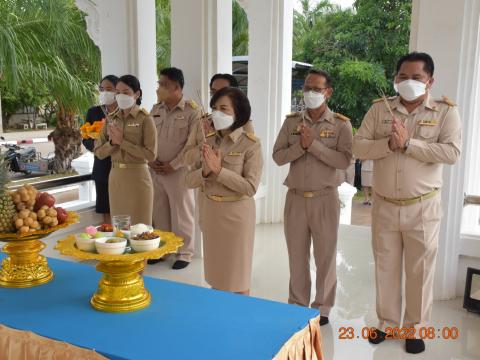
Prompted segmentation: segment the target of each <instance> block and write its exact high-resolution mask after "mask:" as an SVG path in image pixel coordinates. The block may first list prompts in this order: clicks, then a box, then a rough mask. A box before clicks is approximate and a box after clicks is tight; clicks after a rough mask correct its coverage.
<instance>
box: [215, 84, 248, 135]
mask: <svg viewBox="0 0 480 360" xmlns="http://www.w3.org/2000/svg"><path fill="white" fill-rule="evenodd" d="M223 96H228V98H229V99H230V101H231V102H232V105H233V112H234V113H235V121H234V122H233V124H232V126H230V130H231V131H234V130H236V129H238V128H241V127H242V126H243V125H245V124H246V123H247V122H248V120H250V115H251V114H252V108H251V107H250V101H248V98H247V96H246V95H245V94H244V93H243V91H242V90H240V89H238V88H234V87H224V88H222V89H220V90H218V91H217V92H216V93H215V94H214V95H213V96H212V99H211V100H210V107H211V108H213V106H214V105H215V103H216V102H217V101H218V99H220V98H221V97H223Z"/></svg>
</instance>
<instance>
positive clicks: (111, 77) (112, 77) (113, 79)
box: [100, 75, 118, 86]
mask: <svg viewBox="0 0 480 360" xmlns="http://www.w3.org/2000/svg"><path fill="white" fill-rule="evenodd" d="M105 80H107V81H110V82H111V83H112V84H113V86H116V85H117V82H118V76H115V75H107V76H104V77H103V78H102V80H100V84H101V83H102V82H104V81H105Z"/></svg>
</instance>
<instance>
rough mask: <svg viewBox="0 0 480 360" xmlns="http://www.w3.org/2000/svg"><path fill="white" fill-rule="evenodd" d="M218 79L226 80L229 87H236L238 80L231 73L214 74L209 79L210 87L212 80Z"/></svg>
mask: <svg viewBox="0 0 480 360" xmlns="http://www.w3.org/2000/svg"><path fill="white" fill-rule="evenodd" d="M218 79H223V80H226V81H228V83H229V86H230V87H234V88H238V81H237V78H236V77H235V76H233V75H232V74H215V75H213V76H212V78H211V79H210V88H212V85H213V82H214V81H215V80H218Z"/></svg>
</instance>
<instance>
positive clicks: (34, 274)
mask: <svg viewBox="0 0 480 360" xmlns="http://www.w3.org/2000/svg"><path fill="white" fill-rule="evenodd" d="M76 222H78V215H77V214H76V213H75V212H68V218H67V220H66V221H65V222H64V223H63V224H61V225H57V226H55V227H52V228H49V229H45V230H39V231H35V232H33V233H28V234H22V235H21V234H17V233H10V234H0V241H4V242H7V244H6V245H5V246H4V247H3V249H2V251H3V252H4V253H5V254H7V255H8V257H7V258H5V259H4V260H3V261H2V267H1V269H0V286H1V287H6V288H28V287H33V286H38V285H42V284H46V283H47V282H49V281H51V280H52V279H53V272H52V270H51V269H50V267H49V266H48V262H47V259H46V258H45V256H43V255H40V252H41V251H42V250H43V249H45V247H46V245H45V243H43V242H42V241H40V239H43V238H45V237H47V236H49V235H50V234H52V233H53V232H55V231H57V230H60V229H63V228H66V227H67V226H69V225H72V224H75V223H76Z"/></svg>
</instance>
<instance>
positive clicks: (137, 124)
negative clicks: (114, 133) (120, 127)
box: [127, 123, 140, 127]
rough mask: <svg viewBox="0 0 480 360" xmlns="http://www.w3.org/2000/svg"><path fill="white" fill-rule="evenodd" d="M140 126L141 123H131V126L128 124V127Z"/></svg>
mask: <svg viewBox="0 0 480 360" xmlns="http://www.w3.org/2000/svg"><path fill="white" fill-rule="evenodd" d="M139 126H140V124H139V123H130V124H127V127H139Z"/></svg>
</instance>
